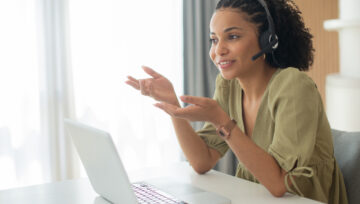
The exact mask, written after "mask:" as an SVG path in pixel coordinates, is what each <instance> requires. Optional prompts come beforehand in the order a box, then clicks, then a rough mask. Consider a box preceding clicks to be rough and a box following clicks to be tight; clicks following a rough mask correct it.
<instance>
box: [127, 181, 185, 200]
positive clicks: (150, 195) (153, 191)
mask: <svg viewBox="0 0 360 204" xmlns="http://www.w3.org/2000/svg"><path fill="white" fill-rule="evenodd" d="M132 188H133V190H134V192H135V196H136V197H137V199H138V201H139V203H141V204H143V203H144V204H153V203H154V204H172V203H175V204H187V203H186V202H184V201H181V200H179V199H177V198H175V197H174V196H172V195H170V194H167V193H165V192H164V191H161V190H159V189H157V188H156V187H154V186H151V185H149V184H145V183H134V184H132Z"/></svg>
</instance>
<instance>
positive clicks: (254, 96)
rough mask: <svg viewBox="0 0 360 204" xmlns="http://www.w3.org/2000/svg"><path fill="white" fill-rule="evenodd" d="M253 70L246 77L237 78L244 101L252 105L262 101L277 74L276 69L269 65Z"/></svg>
mask: <svg viewBox="0 0 360 204" xmlns="http://www.w3.org/2000/svg"><path fill="white" fill-rule="evenodd" d="M252 70H253V71H252V72H251V73H247V75H246V76H240V77H237V80H238V81H239V83H240V85H241V88H242V89H243V92H244V93H243V94H244V95H243V99H245V100H246V101H248V102H251V103H252V102H259V101H261V98H262V96H263V94H264V92H265V90H266V87H267V85H268V83H269V81H270V79H271V77H272V75H273V74H274V73H275V72H276V69H275V68H273V67H271V66H269V65H267V64H264V65H263V66H260V67H258V68H254V69H252Z"/></svg>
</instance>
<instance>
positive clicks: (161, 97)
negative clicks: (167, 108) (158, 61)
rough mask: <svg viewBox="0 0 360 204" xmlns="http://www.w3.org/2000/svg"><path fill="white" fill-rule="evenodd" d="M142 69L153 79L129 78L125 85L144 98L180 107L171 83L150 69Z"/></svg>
mask: <svg viewBox="0 0 360 204" xmlns="http://www.w3.org/2000/svg"><path fill="white" fill-rule="evenodd" d="M142 68H143V69H144V71H145V72H146V73H147V74H149V75H150V76H151V77H152V78H147V79H135V78H134V77H131V76H128V80H127V81H126V82H125V83H127V84H128V85H130V86H132V87H134V88H135V89H137V90H140V92H141V94H142V95H144V96H150V97H152V98H154V99H155V100H157V101H160V102H165V103H169V104H172V105H175V106H180V104H179V101H178V99H177V96H176V94H175V90H174V87H173V85H172V84H171V82H170V81H169V80H168V79H167V78H165V77H163V76H162V75H161V74H159V73H157V72H155V71H154V70H153V69H151V68H149V67H145V66H143V67H142Z"/></svg>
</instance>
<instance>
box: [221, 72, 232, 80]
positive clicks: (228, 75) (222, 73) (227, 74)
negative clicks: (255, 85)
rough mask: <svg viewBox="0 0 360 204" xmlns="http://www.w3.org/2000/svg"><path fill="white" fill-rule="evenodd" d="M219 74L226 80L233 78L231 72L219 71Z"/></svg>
mask: <svg viewBox="0 0 360 204" xmlns="http://www.w3.org/2000/svg"><path fill="white" fill-rule="evenodd" d="M220 74H221V76H222V77H223V78H224V79H226V80H231V79H234V78H235V75H234V74H233V73H231V72H226V71H220Z"/></svg>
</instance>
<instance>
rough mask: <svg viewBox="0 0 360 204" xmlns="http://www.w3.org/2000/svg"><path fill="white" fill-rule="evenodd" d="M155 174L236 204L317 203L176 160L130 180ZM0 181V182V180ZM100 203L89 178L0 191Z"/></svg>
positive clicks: (34, 201)
mask: <svg viewBox="0 0 360 204" xmlns="http://www.w3.org/2000/svg"><path fill="white" fill-rule="evenodd" d="M158 177H166V178H171V179H172V180H177V181H180V182H185V183H190V184H192V185H194V186H196V187H199V188H202V189H205V190H207V191H212V192H216V193H218V194H220V195H223V196H225V197H227V198H229V199H231V201H232V203H233V204H238V203H251V204H253V203H254V204H256V203H266V204H272V203H276V204H278V203H280V204H281V203H284V204H285V203H286V204H291V203H301V204H311V203H319V202H316V201H313V200H310V199H306V198H302V197H298V196H295V195H292V194H288V193H287V194H286V195H285V196H284V197H282V198H275V197H273V196H272V195H271V194H270V193H269V192H268V191H267V190H266V189H265V187H264V186H262V185H259V184H256V183H252V182H249V181H246V180H243V179H239V178H236V177H233V176H229V175H226V174H223V173H220V172H217V171H214V170H211V171H209V172H208V173H206V174H204V175H198V174H197V173H195V172H194V170H193V169H192V167H191V166H190V165H189V164H188V163H185V162H183V163H178V164H174V165H170V166H166V167H158V168H149V169H145V170H144V171H138V172H131V173H130V174H129V178H130V180H131V181H132V182H136V181H141V180H149V179H153V178H158ZM0 182H1V181H0ZM27 203H29V204H101V203H104V202H103V200H102V199H99V197H98V195H97V194H96V193H95V192H94V190H93V189H92V187H91V185H90V183H89V181H88V179H77V180H68V181H62V182H55V183H49V184H43V185H36V186H30V187H24V188H15V189H10V190H4V191H0V204H27Z"/></svg>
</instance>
